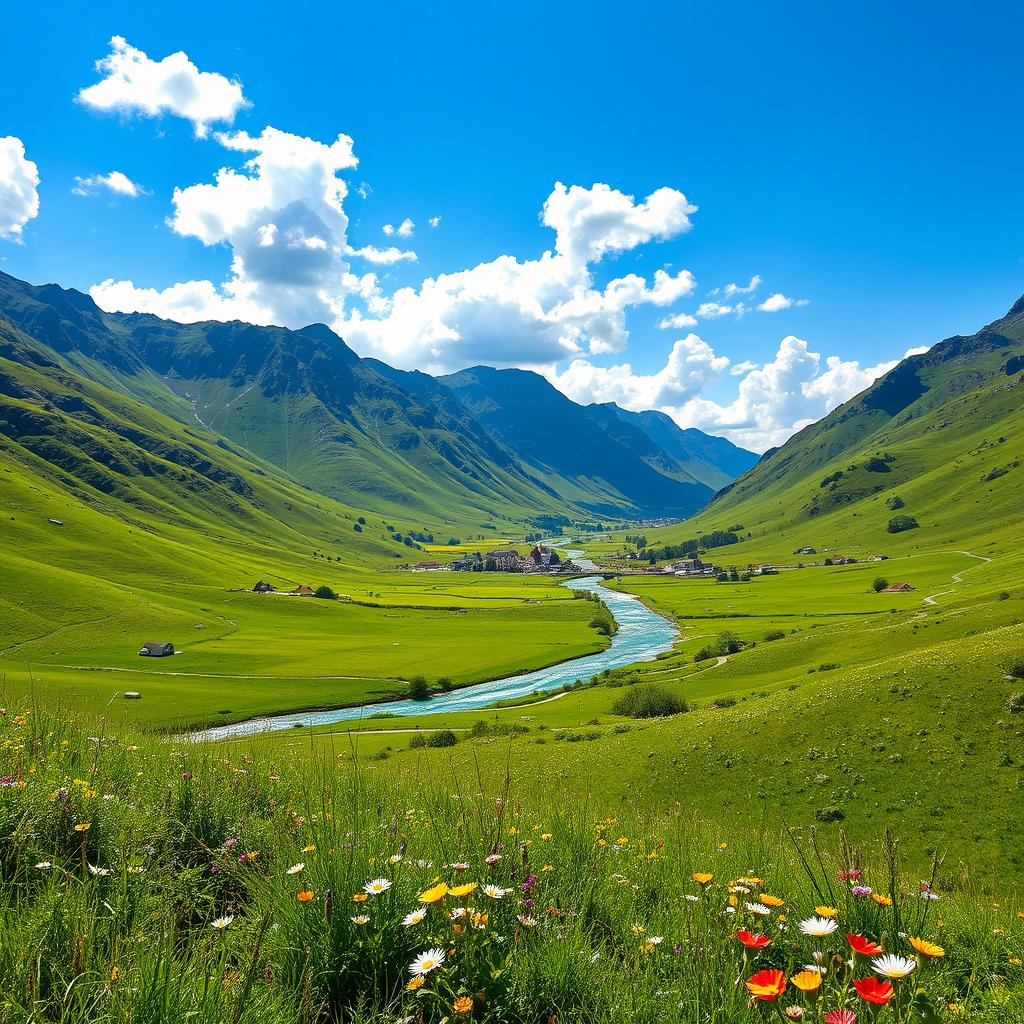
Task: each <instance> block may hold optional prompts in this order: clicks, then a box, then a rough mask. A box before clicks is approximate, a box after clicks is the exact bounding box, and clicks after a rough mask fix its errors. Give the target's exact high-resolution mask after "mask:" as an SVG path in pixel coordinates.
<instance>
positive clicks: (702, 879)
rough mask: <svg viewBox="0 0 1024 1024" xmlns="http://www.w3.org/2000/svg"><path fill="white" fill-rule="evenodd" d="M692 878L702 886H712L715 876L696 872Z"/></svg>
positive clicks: (704, 872) (705, 872)
mask: <svg viewBox="0 0 1024 1024" xmlns="http://www.w3.org/2000/svg"><path fill="white" fill-rule="evenodd" d="M690 877H691V878H692V879H693V880H694V881H695V882H697V883H699V884H700V885H710V884H711V883H712V881H713V880H714V877H715V876H714V875H712V874H710V873H708V872H707V871H695V872H694V873H693V874H692V875H691V876H690Z"/></svg>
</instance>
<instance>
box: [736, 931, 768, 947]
mask: <svg viewBox="0 0 1024 1024" xmlns="http://www.w3.org/2000/svg"><path fill="white" fill-rule="evenodd" d="M736 938H737V939H739V940H740V942H742V943H743V945H744V946H746V947H747V949H764V947H765V946H767V945H768V943H769V942H771V941H772V940H771V939H769V938H768V936H767V935H755V934H754V933H753V932H737V933H736Z"/></svg>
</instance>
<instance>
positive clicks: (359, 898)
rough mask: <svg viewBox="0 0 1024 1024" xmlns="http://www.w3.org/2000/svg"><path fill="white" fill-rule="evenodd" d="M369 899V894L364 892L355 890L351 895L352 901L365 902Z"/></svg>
mask: <svg viewBox="0 0 1024 1024" xmlns="http://www.w3.org/2000/svg"><path fill="white" fill-rule="evenodd" d="M368 899H369V896H368V895H367V894H366V893H365V892H357V893H356V894H355V895H354V896H353V897H352V902H353V903H365V902H366V901H367V900H368Z"/></svg>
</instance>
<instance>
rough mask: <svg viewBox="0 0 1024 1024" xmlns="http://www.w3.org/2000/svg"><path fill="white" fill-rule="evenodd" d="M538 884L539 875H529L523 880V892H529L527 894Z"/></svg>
mask: <svg viewBox="0 0 1024 1024" xmlns="http://www.w3.org/2000/svg"><path fill="white" fill-rule="evenodd" d="M536 885H537V876H536V875H528V876H527V878H526V881H525V882H523V892H524V893H527V894H529V893H531V892H533V890H534V887H535V886H536Z"/></svg>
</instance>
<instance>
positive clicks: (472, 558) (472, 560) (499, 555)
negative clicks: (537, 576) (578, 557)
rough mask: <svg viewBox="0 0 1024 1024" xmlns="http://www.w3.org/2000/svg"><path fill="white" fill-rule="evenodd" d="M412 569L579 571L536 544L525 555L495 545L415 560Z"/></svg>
mask: <svg viewBox="0 0 1024 1024" xmlns="http://www.w3.org/2000/svg"><path fill="white" fill-rule="evenodd" d="M412 568H413V572H436V571H438V570H447V571H450V572H515V573H545V574H548V575H561V574H563V573H564V574H568V573H575V572H579V571H580V569H579V566H577V565H576V563H575V562H573V561H572V560H571V559H563V558H562V557H561V556H560V555H559V554H558V552H557V551H555V550H554V549H553V548H549V547H546V546H545V545H543V544H536V545H534V547H533V548H532V550H531V551H530V553H529V554H528V555H525V556H524V555H521V554H520V553H519V552H518V551H517V550H516V549H515V548H498V549H497V550H495V551H488V552H486V553H485V554H481V552H479V551H474V552H472V553H471V554H464V555H463V556H462V557H461V558H456V559H455V560H454V561H452V562H448V563H447V564H444V563H442V562H434V561H425V562H417V563H416V564H415V565H414V566H413V567H412Z"/></svg>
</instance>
